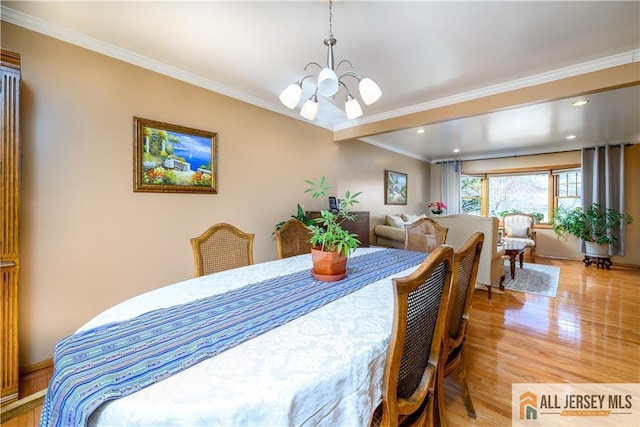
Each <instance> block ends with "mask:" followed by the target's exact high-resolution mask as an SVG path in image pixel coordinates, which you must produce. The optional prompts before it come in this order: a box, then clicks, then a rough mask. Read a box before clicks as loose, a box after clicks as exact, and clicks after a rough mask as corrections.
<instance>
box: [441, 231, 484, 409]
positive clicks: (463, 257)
mask: <svg viewBox="0 0 640 427" xmlns="http://www.w3.org/2000/svg"><path fill="white" fill-rule="evenodd" d="M483 243H484V233H482V232H479V231H477V232H475V233H473V234H472V235H471V236H470V237H469V238H468V239H467V241H466V242H465V244H464V245H463V246H462V247H461V248H460V249H459V250H458V251H457V252H456V253H455V255H454V262H453V289H452V291H451V299H450V302H449V313H448V315H447V317H448V324H449V327H448V328H449V331H448V332H449V333H448V336H446V337H445V340H444V350H443V354H442V362H441V366H440V367H441V369H440V371H439V376H440V378H439V381H438V390H437V392H436V396H437V400H438V408H439V410H440V412H439V419H440V420H445V410H444V378H445V377H446V376H448V375H451V374H452V373H454V372H455V373H456V376H457V379H458V382H459V384H460V390H461V392H462V400H463V402H464V407H465V408H466V410H467V414H469V417H471V418H475V417H476V412H475V409H474V408H473V403H472V402H471V394H470V393H469V387H468V386H467V381H466V374H465V370H464V343H465V337H466V335H467V327H468V326H469V312H470V311H471V301H472V299H473V291H474V290H475V285H474V284H475V282H476V276H477V275H478V265H479V263H480V253H481V251H482V245H483Z"/></svg>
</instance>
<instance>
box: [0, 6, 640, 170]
mask: <svg viewBox="0 0 640 427" xmlns="http://www.w3.org/2000/svg"><path fill="white" fill-rule="evenodd" d="M1 5H2V10H1V12H2V20H4V21H7V22H11V23H14V24H17V25H21V26H23V27H26V28H30V29H32V30H34V31H38V32H42V33H44V34H47V35H50V36H53V37H56V38H59V39H62V40H65V41H68V42H70V43H74V44H77V45H80V46H83V47H86V48H88V49H92V50H95V51H98V52H101V53H104V54H106V55H110V56H113V57H115V58H118V59H121V60H124V61H127V62H131V63H133V64H136V65H140V66H142V67H145V68H148V69H151V70H154V71H158V72H160V73H163V74H167V75H170V76H172V77H175V78H178V79H182V80H185V81H188V82H190V83H193V84H196V85H199V86H202V87H205V88H208V89H211V90H213V91H216V92H220V93H222V94H225V95H228V96H232V97H234V98H237V99H240V100H243V101H246V102H249V103H252V104H255V105H258V106H261V107H264V108H267V109H270V110H273V111H277V112H280V113H282V114H287V115H290V116H291V117H295V118H298V119H300V120H304V119H302V118H301V117H300V116H299V114H298V110H299V109H298V110H296V111H292V110H288V109H287V108H286V107H284V106H283V105H282V104H280V102H279V100H278V95H279V94H280V92H281V91H282V90H283V89H284V88H285V87H286V86H287V85H288V84H290V83H293V82H295V81H296V80H298V79H300V78H301V77H303V76H304V75H305V73H304V71H303V68H304V66H305V65H306V64H307V63H308V62H311V61H315V62H318V63H320V64H325V63H326V54H327V52H326V47H325V46H324V44H323V40H324V39H325V38H326V37H327V35H328V32H329V28H328V16H329V5H328V2H327V1H322V0H317V1H284V2H274V1H260V2H256V1H227V2H222V1H208V2H205V1H196V2H171V1H155V2H151V1H144V2H141V1H137V2H123V1H117V2H116V1H111V2H82V1H73V2H58V1H46V2H35V1H33V2H32V1H29V2H16V1H2V2H1ZM333 34H334V36H335V38H336V39H337V41H338V43H337V45H336V46H335V48H334V53H335V59H336V63H338V62H339V61H340V60H342V59H349V60H350V61H351V62H352V63H353V64H354V66H355V70H356V71H357V72H358V73H360V74H363V75H365V76H368V77H370V78H372V79H374V80H375V81H376V82H377V83H378V85H379V86H380V87H381V89H382V91H383V95H382V98H381V99H380V100H379V101H378V102H377V103H375V104H373V105H371V106H366V105H363V110H364V116H362V117H361V118H359V119H357V120H353V121H347V119H346V117H345V116H344V112H343V110H342V104H343V102H344V97H345V92H343V91H342V90H341V91H340V92H338V94H337V95H336V99H335V100H334V99H321V100H320V112H319V117H318V120H317V121H316V124H318V125H319V126H322V127H325V128H328V129H333V130H340V129H345V128H348V127H352V126H356V125H360V124H366V123H371V122H375V121H379V120H383V119H388V118H392V117H398V116H401V115H404V114H408V113H413V112H417V111H423V110H426V109H429V108H433V107H435V106H442V105H448V104H453V103H455V102H460V101H464V100H469V99H473V98H478V97H481V96H486V95H490V94H494V93H500V92H504V91H507V90H511V89H517V88H521V87H526V86H531V85H534V84H539V83H542V82H547V81H552V80H556V79H560V78H564V77H569V76H572V75H577V74H582V73H585V72H590V71H596V70H599V69H603V68H608V67H611V66H615V65H621V64H625V63H630V62H637V61H639V60H640V2H638V1H625V2H612V1H602V2H593V1H590V2H577V1H554V2H539V1H533V2H481V1H473V2H453V1H448V2H433V1H348V0H338V1H337V2H335V3H334V4H333ZM308 80H311V79H308ZM347 83H348V84H350V86H351V90H352V92H353V91H357V88H356V86H355V84H353V85H352V84H351V82H350V81H349V79H347ZM353 83H355V81H354V82H353ZM311 86H312V85H311V84H309V85H307V84H305V92H304V94H303V99H306V98H308V97H309V96H310V94H311V91H312V88H311ZM354 94H355V93H354ZM572 100H573V99H570V100H561V101H554V102H549V103H545V104H538V105H533V106H526V107H518V108H514V109H511V110H506V111H501V112H494V113H490V114H486V115H480V116H476V117H470V118H464V119H458V120H453V121H448V122H444V123H440V124H434V125H429V126H425V127H423V129H424V131H425V132H424V133H423V134H421V135H418V134H417V133H416V130H417V129H406V130H400V131H396V132H391V133H387V134H384V135H375V136H372V137H367V138H364V139H363V140H364V141H365V142H369V143H371V144H374V145H378V146H382V147H385V148H388V149H391V150H394V151H397V152H400V153H403V154H407V155H409V156H412V157H416V158H420V159H424V160H427V161H438V160H443V159H452V158H463V159H464V158H482V157H492V156H500V155H518V154H528V153H535V152H542V151H559V150H566V149H575V148H579V147H581V146H589V145H595V144H602V143H608V142H632V143H637V142H640V119H639V118H640V86H632V87H630V88H623V89H617V90H613V91H608V92H602V93H598V94H592V95H589V100H590V102H589V104H587V105H586V106H584V107H581V108H576V107H572V106H571V103H570V102H569V101H572ZM301 103H302V102H301ZM568 134H574V135H576V138H575V139H574V140H572V141H568V140H566V139H565V137H566V136H567V135H568ZM453 148H459V149H460V150H461V151H460V153H458V154H454V153H453V152H452V150H453Z"/></svg>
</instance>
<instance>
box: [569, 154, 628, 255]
mask: <svg viewBox="0 0 640 427" xmlns="http://www.w3.org/2000/svg"><path fill="white" fill-rule="evenodd" d="M592 203H598V204H600V207H602V208H607V209H613V210H614V211H617V212H624V144H619V145H606V146H604V147H595V148H583V149H582V208H583V209H587V208H588V207H589V206H591V204H592ZM624 229H625V226H624V223H623V225H622V226H621V227H620V229H619V230H616V231H615V232H614V233H613V234H614V235H615V237H616V238H617V240H616V241H615V242H614V243H613V244H611V245H609V255H610V256H613V255H621V256H624V242H625V233H624ZM580 250H581V251H584V250H585V244H584V242H583V241H580Z"/></svg>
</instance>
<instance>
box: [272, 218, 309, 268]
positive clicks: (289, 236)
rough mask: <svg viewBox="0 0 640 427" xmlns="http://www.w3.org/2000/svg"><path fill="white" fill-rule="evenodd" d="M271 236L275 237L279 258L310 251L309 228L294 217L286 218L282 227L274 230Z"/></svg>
mask: <svg viewBox="0 0 640 427" xmlns="http://www.w3.org/2000/svg"><path fill="white" fill-rule="evenodd" d="M273 236H274V238H275V239H276V249H277V250H278V258H279V259H282V258H289V257H292V256H296V255H302V254H308V253H310V252H311V243H309V229H308V228H307V226H306V225H304V223H303V222H302V221H300V220H298V219H296V218H291V219H289V220H287V221H286V222H285V223H284V224H282V227H280V228H279V229H277V230H276V231H275V233H274V235H273Z"/></svg>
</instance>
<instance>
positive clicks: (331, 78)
mask: <svg viewBox="0 0 640 427" xmlns="http://www.w3.org/2000/svg"><path fill="white" fill-rule="evenodd" d="M338 87H339V84H338V76H337V75H336V72H335V71H333V70H332V69H331V68H329V67H326V68H323V69H322V71H320V74H318V93H319V94H320V95H322V96H333V95H335V94H336V92H337V91H338Z"/></svg>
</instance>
